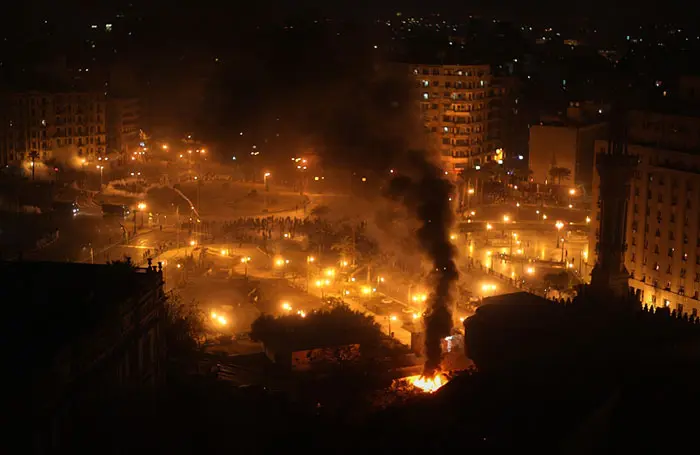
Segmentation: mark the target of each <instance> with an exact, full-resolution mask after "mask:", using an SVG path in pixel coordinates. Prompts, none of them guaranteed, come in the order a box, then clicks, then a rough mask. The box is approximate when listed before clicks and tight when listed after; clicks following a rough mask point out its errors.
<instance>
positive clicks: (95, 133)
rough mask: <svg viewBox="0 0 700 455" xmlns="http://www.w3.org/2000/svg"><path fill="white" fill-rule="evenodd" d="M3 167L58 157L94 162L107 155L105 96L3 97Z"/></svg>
mask: <svg viewBox="0 0 700 455" xmlns="http://www.w3.org/2000/svg"><path fill="white" fill-rule="evenodd" d="M0 98H1V99H0V106H2V107H1V108H0V117H1V119H0V164H8V163H13V162H21V161H23V160H27V159H29V157H30V156H31V155H32V153H35V158H36V159H39V160H45V159H49V158H51V157H52V156H54V155H55V154H57V153H59V152H61V151H66V152H67V154H70V155H76V156H79V157H84V158H87V159H92V158H95V157H97V156H100V155H102V154H104V153H105V151H106V141H105V135H106V131H105V120H106V118H105V117H106V106H105V99H104V95H103V94H102V93H93V92H71V93H48V92H21V93H8V94H3V95H1V96H0Z"/></svg>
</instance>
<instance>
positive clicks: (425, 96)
mask: <svg viewBox="0 0 700 455" xmlns="http://www.w3.org/2000/svg"><path fill="white" fill-rule="evenodd" d="M428 98H430V95H428V93H427V92H426V93H423V99H424V100H427V99H428Z"/></svg>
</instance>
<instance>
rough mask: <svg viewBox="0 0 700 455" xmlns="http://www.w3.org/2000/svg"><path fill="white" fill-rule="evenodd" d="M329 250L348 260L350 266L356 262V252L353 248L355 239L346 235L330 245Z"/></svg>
mask: <svg viewBox="0 0 700 455" xmlns="http://www.w3.org/2000/svg"><path fill="white" fill-rule="evenodd" d="M331 250H333V251H337V252H338V254H340V256H341V257H342V258H344V259H349V260H350V261H351V263H352V264H354V263H356V261H357V259H358V258H357V251H356V248H355V239H353V237H352V236H349V235H346V236H343V237H341V238H340V239H339V240H338V241H337V242H336V243H334V244H333V245H331Z"/></svg>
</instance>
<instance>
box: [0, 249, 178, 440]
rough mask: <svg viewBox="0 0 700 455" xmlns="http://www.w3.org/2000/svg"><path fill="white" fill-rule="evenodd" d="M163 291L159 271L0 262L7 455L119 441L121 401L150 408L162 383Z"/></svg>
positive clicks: (85, 265) (124, 265)
mask: <svg viewBox="0 0 700 455" xmlns="http://www.w3.org/2000/svg"><path fill="white" fill-rule="evenodd" d="M162 284H163V275H162V271H161V270H159V269H158V268H156V267H151V268H134V267H132V266H131V265H130V264H125V263H119V264H111V265H92V264H73V263H68V264H66V263H29V262H3V263H0V301H2V302H3V303H4V308H5V311H4V319H3V328H2V337H3V348H4V350H5V355H4V357H3V360H4V362H5V368H4V371H5V373H6V375H7V376H6V381H5V384H6V387H7V389H6V390H5V392H6V393H5V394H4V395H5V396H6V397H8V398H7V402H6V403H5V406H3V409H4V412H3V416H4V419H3V420H4V421H3V423H2V426H3V427H4V428H5V430H8V429H10V428H12V429H13V430H12V431H9V432H8V433H9V435H12V436H13V437H12V438H7V439H5V438H3V444H2V445H3V446H5V447H4V449H6V450H7V453H11V452H14V453H40V454H43V453H59V452H60V453H66V452H67V451H70V449H71V448H75V447H79V446H85V445H93V444H91V441H92V442H95V441H93V440H94V439H98V438H101V437H102V436H101V432H100V431H98V429H100V428H102V429H105V430H107V431H109V432H115V431H117V432H118V429H117V428H114V427H113V425H110V424H111V422H112V420H110V416H111V417H114V416H115V414H118V412H119V405H120V402H123V401H128V400H131V399H134V398H136V397H138V399H140V400H146V401H148V397H149V395H150V392H149V391H152V390H154V386H156V385H157V384H158V383H159V382H161V381H162V379H163V376H164V358H165V344H164V333H163V325H162V324H163V322H164V318H165V305H164V303H165V295H164V293H163V286H162ZM104 443H105V444H107V445H109V443H108V442H107V441H104ZM93 447H94V445H93ZM6 450H0V452H6Z"/></svg>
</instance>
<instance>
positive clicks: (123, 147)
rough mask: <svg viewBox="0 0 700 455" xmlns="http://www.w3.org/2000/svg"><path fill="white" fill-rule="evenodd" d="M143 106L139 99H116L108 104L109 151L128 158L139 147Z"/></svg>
mask: <svg viewBox="0 0 700 455" xmlns="http://www.w3.org/2000/svg"><path fill="white" fill-rule="evenodd" d="M140 117H141V105H140V102H139V100H138V98H116V99H110V100H109V101H108V103H107V151H108V153H116V154H117V155H118V156H120V157H128V156H130V154H131V153H132V152H133V151H135V150H136V149H138V147H139V142H140V139H139V131H140V123H139V122H140Z"/></svg>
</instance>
